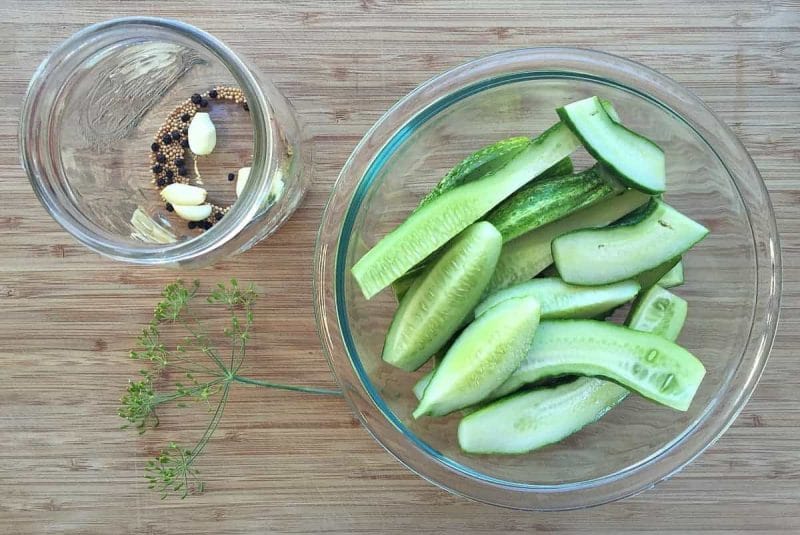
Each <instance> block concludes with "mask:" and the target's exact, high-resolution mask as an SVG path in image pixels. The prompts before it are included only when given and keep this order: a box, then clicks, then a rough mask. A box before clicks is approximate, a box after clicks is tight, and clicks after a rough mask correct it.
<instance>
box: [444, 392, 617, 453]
mask: <svg viewBox="0 0 800 535" xmlns="http://www.w3.org/2000/svg"><path fill="white" fill-rule="evenodd" d="M627 393H628V391H627V390H626V389H625V388H623V387H621V386H618V385H616V384H614V383H610V382H608V381H603V380H602V379H596V378H594V377H581V378H579V379H577V380H575V381H573V382H571V383H567V384H564V385H560V386H557V387H555V388H545V389H541V390H533V391H531V392H525V393H522V394H518V395H516V396H511V397H509V398H506V399H501V400H499V401H496V402H494V403H492V404H491V405H488V406H486V407H484V408H482V409H479V410H477V411H476V412H473V413H472V414H470V415H469V416H467V417H465V418H463V419H462V420H461V422H460V423H459V425H458V444H459V446H461V449H463V450H464V451H466V452H468V453H500V454H516V453H526V452H529V451H531V450H535V449H537V448H541V447H542V446H546V445H548V444H553V443H555V442H558V441H560V440H562V439H563V438H565V437H568V436H569V435H571V434H573V433H575V432H576V431H578V430H580V429H581V428H583V427H584V426H586V425H588V424H590V423H592V422H595V421H597V420H599V419H600V418H601V417H602V416H603V415H604V414H605V413H606V412H607V411H608V410H609V409H611V408H612V407H614V406H615V405H616V404H617V403H619V402H620V401H621V400H622V399H624V398H625V396H626V395H627Z"/></svg>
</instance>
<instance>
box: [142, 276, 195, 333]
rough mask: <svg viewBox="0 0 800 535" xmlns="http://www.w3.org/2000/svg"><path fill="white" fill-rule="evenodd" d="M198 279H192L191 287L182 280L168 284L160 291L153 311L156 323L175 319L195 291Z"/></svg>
mask: <svg viewBox="0 0 800 535" xmlns="http://www.w3.org/2000/svg"><path fill="white" fill-rule="evenodd" d="M199 287H200V281H197V280H195V281H193V282H192V285H191V287H186V285H185V284H183V281H182V280H177V281H175V282H173V283H171V284H168V285H167V287H166V288H164V291H163V292H161V297H162V299H161V301H159V303H158V304H157V305H156V308H155V310H154V311H153V318H154V320H155V321H156V322H157V323H161V322H164V321H177V319H178V318H179V317H180V315H181V313H182V312H183V311H184V310H186V307H187V306H188V305H189V301H191V300H192V298H193V297H194V296H195V294H196V293H197V289H198V288H199Z"/></svg>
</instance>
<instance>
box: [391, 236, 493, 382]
mask: <svg viewBox="0 0 800 535" xmlns="http://www.w3.org/2000/svg"><path fill="white" fill-rule="evenodd" d="M501 247H502V237H501V235H500V233H499V232H498V231H497V229H495V228H494V227H493V226H492V225H491V224H490V223H486V222H480V223H475V224H474V225H472V226H470V227H468V228H467V229H466V230H465V231H464V232H462V233H461V234H459V235H458V236H457V237H456V238H455V239H454V240H453V241H452V242H451V243H450V244H449V245H448V246H447V247H446V248H445V250H444V252H443V254H442V255H441V256H439V258H438V259H437V260H436V262H434V263H433V264H431V265H430V266H429V267H428V268H427V269H426V270H425V272H423V274H422V275H420V276H419V278H418V279H417V280H416V282H415V283H414V285H413V286H412V287H411V288H410V289H409V291H408V293H406V295H405V296H404V297H403V299H402V301H401V302H400V306H399V307H398V308H397V312H396V313H395V316H394V318H393V320H392V324H391V326H390V327H389V332H388V334H387V335H386V342H385V345H384V350H383V360H384V361H386V362H388V363H389V364H392V365H394V366H397V367H398V368H401V369H404V370H407V371H413V370H416V369H417V368H419V367H420V366H422V365H423V364H425V362H427V361H428V359H429V358H430V357H431V356H433V354H434V353H436V352H437V351H438V350H439V349H441V348H442V347H444V345H445V344H446V343H447V341H448V340H449V339H450V337H451V336H453V334H455V333H456V331H457V330H458V329H459V327H460V326H461V324H462V323H463V322H464V320H465V319H466V318H467V317H469V316H470V315H471V313H472V311H473V310H474V308H475V306H476V305H477V304H478V303H479V302H480V299H481V296H482V295H483V291H484V290H485V289H486V285H487V284H489V280H490V279H491V277H492V273H493V272H494V268H495V265H496V264H497V258H498V257H499V256H500V249H501Z"/></svg>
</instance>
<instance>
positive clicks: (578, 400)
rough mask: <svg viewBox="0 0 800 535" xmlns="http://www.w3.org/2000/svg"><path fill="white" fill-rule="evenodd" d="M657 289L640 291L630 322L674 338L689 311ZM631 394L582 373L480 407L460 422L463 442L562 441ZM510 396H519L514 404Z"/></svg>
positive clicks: (520, 446) (524, 447)
mask: <svg viewBox="0 0 800 535" xmlns="http://www.w3.org/2000/svg"><path fill="white" fill-rule="evenodd" d="M656 288H657V287H654V288H653V289H652V290H651V292H654V291H655V290H656ZM664 292H666V290H664ZM667 293H669V292H667ZM658 294H659V295H657V296H656V298H655V299H654V298H647V297H646V296H645V295H642V296H640V297H639V299H637V302H636V304H635V305H634V308H633V309H632V310H631V314H629V316H628V319H627V322H626V323H627V324H628V326H629V327H631V328H632V329H636V330H637V331H643V332H651V333H653V334H656V335H658V336H662V337H663V338H665V339H667V340H670V341H673V342H674V341H675V340H677V338H678V335H679V334H680V331H681V329H682V327H683V324H684V322H685V320H686V314H685V313H683V314H681V313H680V311H678V312H677V313H674V312H673V311H671V310H670V307H669V306H664V302H663V301H661V302H659V299H664V298H665V295H664V294H661V293H660V292H658ZM654 295H656V294H655V292H654ZM666 299H667V300H668V301H669V304H674V303H678V306H679V307H682V308H683V307H684V305H685V303H686V302H685V301H684V300H683V299H681V298H680V297H677V296H676V295H674V294H672V293H669V297H666ZM681 302H682V304H681ZM684 310H685V308H684ZM628 394H629V391H628V390H627V389H626V388H623V387H622V386H620V385H618V384H616V383H613V382H611V381H606V380H605V379H599V378H597V377H582V378H579V379H577V380H575V381H574V382H572V383H569V384H566V385H560V386H558V387H557V388H552V389H544V390H543V389H539V390H534V391H532V392H527V393H521V394H517V395H514V396H510V397H507V398H504V399H501V400H499V401H496V402H494V403H492V404H491V405H487V406H486V407H484V408H482V409H480V410H481V411H483V412H482V414H481V415H480V416H476V417H473V418H472V419H469V420H468V419H467V418H464V419H462V420H461V423H460V424H459V426H458V437H459V445H460V446H461V448H462V449H463V450H464V451H466V452H468V453H484V454H485V453H495V454H497V453H501V454H519V453H527V452H529V451H532V450H535V449H538V448H540V447H543V446H546V445H548V444H554V443H556V442H559V441H560V440H562V439H564V438H566V437H568V436H569V435H571V434H573V433H575V432H577V431H579V430H581V429H582V428H583V427H585V426H587V425H589V424H591V423H593V422H596V421H597V420H599V419H600V418H601V417H602V416H603V415H604V414H606V413H607V412H608V411H610V410H611V409H613V408H614V407H615V406H616V405H618V404H619V403H621V402H622V400H624V399H625V398H626V397H627V396H628ZM510 400H516V401H515V402H514V403H513V404H512V403H511V402H510ZM476 413H477V412H476ZM476 413H473V414H476ZM519 429H522V430H523V431H521V432H520V431H519ZM515 435H519V436H515ZM498 437H500V438H499V440H498ZM512 441H514V442H512Z"/></svg>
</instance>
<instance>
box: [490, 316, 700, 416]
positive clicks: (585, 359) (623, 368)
mask: <svg viewBox="0 0 800 535" xmlns="http://www.w3.org/2000/svg"><path fill="white" fill-rule="evenodd" d="M705 372H706V370H705V368H704V367H703V364H702V363H701V362H700V361H699V360H697V358H696V357H694V356H693V355H692V354H691V353H689V352H688V351H686V350H685V349H683V348H682V347H680V346H678V345H676V344H674V343H673V342H670V341H668V340H666V339H664V338H662V337H660V336H658V335H655V334H650V333H645V332H640V331H636V330H633V329H629V328H626V327H622V326H620V325H616V324H614V323H608V322H602V321H595V320H549V321H543V322H541V324H540V325H539V328H538V329H537V331H536V337H535V338H534V340H533V344H532V345H531V348H530V351H528V356H527V357H526V358H525V360H524V362H523V363H522V364H521V365H520V366H519V368H517V370H516V371H515V372H514V373H513V374H512V376H511V377H509V379H508V381H506V383H504V384H503V386H501V387H500V388H499V389H498V390H497V392H496V393H494V394H493V395H498V393H502V392H513V391H514V390H516V389H517V388H519V387H520V386H521V385H523V384H526V383H533V382H536V381H538V380H540V379H543V378H545V377H553V376H559V375H589V376H601V377H605V378H608V379H611V380H613V381H614V382H616V383H619V384H622V385H623V386H625V387H627V388H629V389H630V390H634V391H636V392H638V393H639V394H641V395H642V396H644V397H646V398H649V399H652V400H653V401H655V402H657V403H661V404H662V405H666V406H668V407H672V408H674V409H677V410H681V411H685V410H686V409H688V408H689V405H690V403H691V402H692V398H693V397H694V394H695V392H696V391H697V388H698V387H699V386H700V382H701V381H702V380H703V376H704V375H705Z"/></svg>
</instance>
